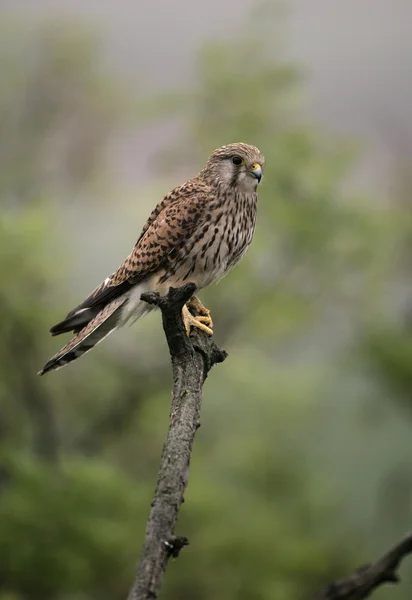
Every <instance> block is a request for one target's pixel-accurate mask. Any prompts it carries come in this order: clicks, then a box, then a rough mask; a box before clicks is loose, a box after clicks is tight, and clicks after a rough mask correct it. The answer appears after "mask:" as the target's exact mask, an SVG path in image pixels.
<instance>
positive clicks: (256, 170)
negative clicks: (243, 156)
mask: <svg viewBox="0 0 412 600" xmlns="http://www.w3.org/2000/svg"><path fill="white" fill-rule="evenodd" d="M249 172H250V173H251V175H253V177H255V178H256V179H257V180H258V183H260V180H261V179H262V177H263V173H262V167H261V166H260V164H259V163H254V164H253V165H252V166H251V167H250V170H249Z"/></svg>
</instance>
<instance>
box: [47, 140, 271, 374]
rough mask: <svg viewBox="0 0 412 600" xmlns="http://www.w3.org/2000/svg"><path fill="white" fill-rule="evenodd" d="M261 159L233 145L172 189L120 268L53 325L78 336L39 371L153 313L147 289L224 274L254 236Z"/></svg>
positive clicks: (209, 280)
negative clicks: (145, 297)
mask: <svg viewBox="0 0 412 600" xmlns="http://www.w3.org/2000/svg"><path fill="white" fill-rule="evenodd" d="M238 163H239V164H238ZM263 164H264V157H263V155H262V154H261V152H260V151H259V150H258V149H257V148H255V147H254V146H250V145H248V144H243V143H236V144H229V145H227V146H223V147H222V148H219V149H218V150H215V151H214V152H213V153H212V155H211V156H210V158H209V160H208V162H207V164H206V166H205V168H204V169H203V170H202V171H201V172H200V173H199V174H198V175H196V176H195V177H194V178H193V179H191V180H189V181H188V182H187V183H184V184H183V185H181V186H179V187H176V188H174V189H173V190H172V191H171V192H169V193H168V194H167V195H166V196H165V197H164V198H163V200H162V201H161V202H160V203H159V204H158V205H157V206H156V208H155V209H154V210H153V211H152V213H151V215H150V217H149V219H148V220H147V222H146V224H145V226H144V227H143V230H142V232H141V234H140V236H139V238H138V240H137V242H136V244H135V246H134V248H133V250H132V252H131V253H130V254H129V256H128V257H127V258H126V259H125V261H124V262H123V263H122V264H121V265H120V266H119V268H118V269H117V270H116V271H115V272H114V273H113V274H112V275H111V276H110V277H108V278H107V279H106V280H105V281H104V282H103V283H102V284H101V285H99V286H98V287H97V288H96V289H95V290H94V291H93V292H92V293H91V294H90V296H88V297H87V298H86V300H84V302H82V303H81V304H80V305H79V306H77V307H76V308H75V309H74V310H72V311H71V312H70V313H69V314H68V315H67V317H66V318H65V319H64V320H63V321H61V322H60V323H58V324H57V325H55V326H54V327H52V329H51V330H50V331H51V333H52V335H59V334H60V333H65V332H68V331H73V332H74V333H75V334H76V335H75V336H74V337H73V338H72V339H71V340H70V342H69V343H68V344H67V345H66V346H65V347H64V348H62V349H61V350H60V351H59V352H58V353H57V354H56V355H55V356H53V357H52V358H51V359H50V360H49V361H48V362H47V363H46V365H45V366H44V367H43V369H42V371H40V374H43V373H46V372H47V371H50V370H52V369H57V368H59V367H61V366H64V365H65V364H67V363H68V362H71V361H72V360H74V359H75V358H78V357H79V356H81V355H82V354H84V353H85V352H87V351H88V350H90V349H91V348H92V347H93V346H94V345H96V344H97V343H98V342H99V341H101V340H102V339H103V338H104V337H105V336H106V335H108V334H109V333H110V332H111V331H113V329H116V328H117V327H119V326H121V325H124V324H125V323H126V322H127V321H129V320H137V319H138V318H140V317H141V316H142V315H143V314H144V313H145V312H147V311H148V310H150V307H149V306H148V305H147V304H146V303H144V302H142V301H141V300H140V296H141V294H142V293H143V292H145V291H157V292H159V293H161V294H163V293H166V292H167V290H168V288H169V287H170V286H171V285H172V286H179V285H182V284H183V283H186V282H188V281H193V282H194V283H195V284H196V286H197V287H198V289H201V288H204V287H206V286H207V285H209V284H210V283H212V282H213V281H215V280H217V279H220V278H221V277H223V276H224V275H225V274H226V273H227V272H228V271H229V269H231V268H232V267H233V266H234V265H235V264H236V263H237V262H238V261H239V260H240V259H241V258H242V256H243V255H244V254H245V252H246V251H247V249H248V247H249V245H250V243H251V241H252V237H253V232H254V227H255V218H256V208H257V191H256V187H257V183H258V182H259V181H260V178H261V175H262V170H261V169H262V167H263ZM192 324H193V323H192Z"/></svg>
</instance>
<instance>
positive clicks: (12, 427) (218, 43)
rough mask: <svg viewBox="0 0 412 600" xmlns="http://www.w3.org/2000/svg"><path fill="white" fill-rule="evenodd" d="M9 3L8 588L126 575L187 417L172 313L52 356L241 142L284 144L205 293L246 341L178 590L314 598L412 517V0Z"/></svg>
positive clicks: (2, 144)
mask: <svg viewBox="0 0 412 600" xmlns="http://www.w3.org/2000/svg"><path fill="white" fill-rule="evenodd" d="M0 15H1V18H0V32H1V34H0V73H1V77H0V198H1V200H0V202H1V213H0V277H1V286H0V440H1V441H0V599H1V600H94V599H97V598H98V599H99V600H120V599H123V598H125V597H126V595H127V592H128V589H129V586H130V584H131V581H132V578H133V573H134V568H135V564H136V562H137V558H138V555H139V552H140V547H141V543H142V538H143V533H144V527H145V521H146V518H147V515H148V511H149V505H150V500H151V496H152V493H153V490H154V486H155V482H156V477H157V468H158V462H159V456H160V452H161V447H162V443H163V439H164V436H165V432H166V428H167V422H168V410H169V401H170V388H171V373H170V365H169V360H168V352H167V347H166V344H165V340H164V337H163V333H162V329H161V324H160V318H159V315H158V314H152V315H150V316H149V317H148V318H147V319H146V320H144V321H142V322H140V323H139V324H138V325H137V326H134V327H133V328H127V329H125V330H122V331H120V332H117V333H116V334H114V335H112V336H111V337H110V339H109V340H107V341H106V342H105V343H104V344H102V345H100V346H98V348H96V349H95V350H94V351H93V352H92V353H90V354H88V355H87V356H86V357H84V358H82V360H79V361H77V362H76V363H74V364H72V365H71V366H70V367H69V368H66V369H63V370H61V371H58V372H57V373H52V374H50V375H48V376H46V377H44V378H39V377H38V376H37V375H36V372H37V371H38V369H39V368H40V367H41V366H42V364H43V363H44V362H45V360H46V359H47V358H48V357H49V356H50V355H51V354H53V353H54V352H55V351H56V350H57V349H58V348H59V347H60V342H61V341H63V340H61V339H52V338H50V337H49V335H48V328H49V327H50V326H51V325H52V324H53V323H54V322H55V321H57V320H59V319H61V318H62V317H63V316H64V315H65V314H66V313H67V312H68V310H69V309H71V308H72V306H73V305H75V304H77V303H78V302H80V301H81V300H82V299H83V297H84V296H85V295H86V294H88V293H89V292H90V291H91V289H93V288H94V287H95V286H96V285H97V284H98V283H100V281H101V280H102V279H103V278H105V277H106V276H107V275H108V274H110V273H111V272H112V271H113V270H114V269H115V268H116V267H117V265H118V264H119V263H120V262H121V261H122V260H123V258H124V257H125V256H126V254H128V252H129V251H130V249H131V247H132V246H133V244H134V241H135V239H136V237H137V236H138V234H139V232H140V229H141V227H142V226H143V223H144V220H145V218H146V216H147V215H148V213H149V211H150V210H151V208H152V207H153V205H154V204H155V203H157V201H158V200H159V199H160V198H161V196H162V195H163V194H164V193H166V192H167V191H168V190H169V189H170V188H171V187H172V186H174V185H176V184H178V183H181V182H182V181H183V180H184V179H185V178H188V177H190V176H192V175H193V174H194V173H195V172H197V170H198V169H200V168H201V167H202V166H203V163H204V162H205V160H206V158H207V157H208V155H209V154H210V152H211V151H212V150H213V149H214V148H216V147H218V146H220V145H221V144H224V143H228V142H232V141H238V140H242V141H247V142H250V143H253V144H255V145H257V146H259V147H260V148H261V150H262V151H263V152H264V153H265V155H266V161H267V167H266V172H265V179H264V185H263V186H262V187H261V193H260V205H259V217H258V224H257V231H256V236H255V240H254V243H253V246H252V248H251V250H250V252H249V253H248V255H247V257H246V258H245V259H244V260H243V262H242V264H241V265H240V266H238V267H237V268H236V269H235V270H234V271H233V272H231V274H230V275H229V276H228V277H227V278H226V279H225V280H224V281H223V282H222V283H221V284H219V285H218V286H217V287H213V288H212V289H209V290H207V291H206V292H205V293H204V294H203V295H202V299H203V300H204V302H205V304H206V305H207V306H209V307H210V308H211V309H212V312H213V318H214V321H215V331H216V341H217V342H218V343H219V345H221V346H222V347H224V348H225V349H226V350H227V351H228V352H229V355H230V356H229V358H228V360H227V361H226V362H225V363H224V364H223V365H221V366H219V367H217V368H215V369H214V371H213V372H212V374H211V376H210V377H209V379H208V381H207V384H206V386H205V390H204V403H203V412H202V427H201V429H200V430H199V432H198V434H197V439H196V444H195V448H194V452H193V460H192V464H191V473H190V482H189V487H188V490H187V493H186V502H185V504H184V506H183V508H182V511H181V516H180V519H179V523H178V533H181V534H184V535H187V536H188V537H189V539H190V540H191V545H190V546H189V547H188V548H187V549H185V551H184V553H183V554H182V556H181V557H180V558H179V560H178V561H175V562H173V563H171V564H170V567H169V569H168V572H167V576H166V579H165V583H164V587H163V590H162V595H161V597H162V598H168V599H170V600H186V599H189V598H196V599H197V600H212V599H213V600H234V599H236V600H300V599H305V598H309V597H310V595H311V594H312V593H314V592H315V591H316V590H318V589H319V588H321V587H322V586H323V584H324V583H326V582H327V581H329V580H331V579H332V578H334V577H336V576H342V575H344V574H346V573H348V572H349V571H351V570H352V569H353V568H355V567H357V566H359V565H360V564H362V563H364V562H365V561H368V560H371V559H373V558H376V557H377V556H378V555H379V554H380V553H381V552H383V551H384V550H385V549H386V548H387V547H388V546H389V545H391V544H392V543H394V542H395V541H397V540H398V539H399V538H400V537H401V536H402V535H403V534H404V533H405V532H406V531H408V530H409V529H410V528H411V526H412V445H411V440H412V337H411V331H412V312H411V309H412V286H411V264H412V263H411V251H412V247H411V240H412V238H411V234H412V212H411V206H412V205H411V192H412V178H411V166H412V80H411V72H412V58H411V57H412V36H411V35H410V25H411V22H412V4H411V3H410V1H409V0H391V2H388V1H387V0H345V2H338V1H336V0H313V1H312V0H311V1H310V2H309V1H308V0H290V1H285V2H284V3H283V4H281V3H279V2H277V1H276V0H268V1H266V2H263V3H261V2H254V1H253V0H236V1H235V0H227V1H226V2H218V0H208V2H207V3H204V2H193V1H191V0H174V1H173V2H168V1H167V0H152V1H151V2H148V1H147V2H144V1H143V0H137V1H136V0H121V1H119V2H112V1H109V0H70V1H68V0H53V1H52V0H35V1H33V0H0ZM411 574H412V566H411V564H410V563H409V564H408V563H407V561H406V562H405V565H404V566H403V567H402V569H401V575H402V577H403V579H404V583H403V585H402V586H400V587H399V588H396V589H395V588H386V589H383V590H380V591H379V592H378V593H376V595H375V597H376V598H377V599H379V598H380V599H381V600H383V599H386V598H393V599H398V600H401V599H406V598H410V585H411V583H412V577H411Z"/></svg>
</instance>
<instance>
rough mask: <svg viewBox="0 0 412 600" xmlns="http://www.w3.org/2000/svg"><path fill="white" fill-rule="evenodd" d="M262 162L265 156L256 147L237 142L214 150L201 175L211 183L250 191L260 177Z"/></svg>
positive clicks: (254, 188) (253, 188)
mask: <svg viewBox="0 0 412 600" xmlns="http://www.w3.org/2000/svg"><path fill="white" fill-rule="evenodd" d="M264 164H265V157H264V156H263V154H262V153H261V151H260V150H259V149H258V148H256V147H255V146H250V145H249V144H244V143H242V142H238V143H235V144H228V145H227V146H222V147H221V148H218V149H217V150H215V151H214V152H213V153H212V154H211V156H210V158H209V160H208V161H207V164H206V166H205V168H204V169H203V171H202V175H203V176H204V177H205V178H206V179H207V180H208V181H210V182H211V183H214V184H217V185H222V184H223V185H227V186H230V187H235V188H238V189H240V190H242V191H244V192H252V191H255V190H256V186H257V185H258V183H260V180H261V179H262V175H263V166H264Z"/></svg>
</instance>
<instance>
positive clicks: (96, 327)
mask: <svg viewBox="0 0 412 600" xmlns="http://www.w3.org/2000/svg"><path fill="white" fill-rule="evenodd" d="M126 300H127V298H125V297H124V296H123V297H120V298H117V299H116V300H113V301H112V302H110V304H107V306H105V307H104V308H103V309H102V310H101V311H100V312H99V313H98V314H97V315H96V316H95V317H94V318H93V319H92V320H91V321H90V322H89V323H88V324H87V325H86V326H85V327H83V329H81V330H80V331H79V332H78V333H77V334H76V335H75V336H74V337H73V338H72V339H71V340H70V341H69V342H68V343H67V344H66V345H65V346H64V347H63V348H62V349H61V350H60V351H59V352H58V353H57V354H55V355H54V356H53V357H52V358H51V359H50V360H48V361H47V363H46V364H45V365H44V367H43V368H42V370H41V371H39V375H44V374H45V373H47V372H48V371H52V370H54V369H59V368H60V367H64V366H65V365H67V364H68V363H70V362H72V361H73V360H76V358H79V357H80V356H82V355H83V354H85V353H86V352H88V351H89V350H91V349H92V348H93V347H94V346H95V345H96V344H98V343H99V342H101V341H102V340H103V339H104V338H105V337H106V336H108V335H109V333H111V332H112V331H113V330H114V329H116V327H117V325H118V322H119V319H120V311H121V308H122V306H123V304H124V303H125V302H126Z"/></svg>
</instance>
